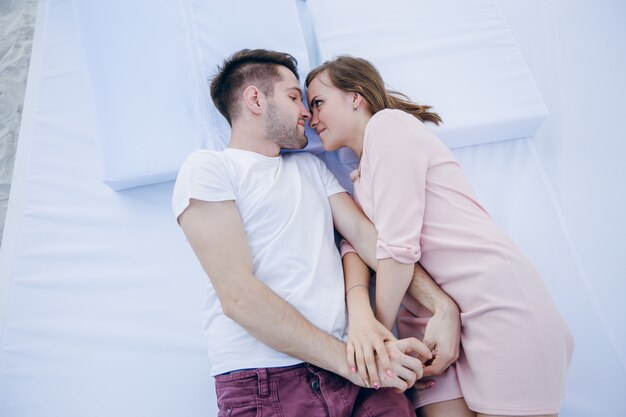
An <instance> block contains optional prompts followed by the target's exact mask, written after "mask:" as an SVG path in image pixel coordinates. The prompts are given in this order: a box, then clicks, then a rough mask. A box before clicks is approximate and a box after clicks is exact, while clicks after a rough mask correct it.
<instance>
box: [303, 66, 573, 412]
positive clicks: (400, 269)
mask: <svg viewBox="0 0 626 417" xmlns="http://www.w3.org/2000/svg"><path fill="white" fill-rule="evenodd" d="M306 86H307V89H308V97H309V103H310V106H311V113H312V118H311V120H310V125H311V127H312V128H314V129H316V131H317V133H318V135H319V137H320V139H321V141H322V144H323V145H324V149H326V150H328V151H332V150H336V149H339V148H341V147H344V146H347V147H349V148H350V149H352V151H354V153H355V154H356V155H357V156H358V157H359V158H360V163H359V166H358V168H357V169H356V170H355V172H354V173H353V182H354V198H355V200H356V201H357V203H358V204H359V206H360V207H361V208H362V210H363V211H364V212H365V214H366V215H367V216H368V217H369V218H370V220H372V222H373V223H374V224H375V226H376V229H377V231H378V242H377V248H376V257H377V271H378V274H377V283H376V303H375V306H376V307H375V315H376V318H377V319H378V320H379V321H380V323H382V324H383V325H385V326H386V327H387V328H388V329H391V328H392V326H393V323H394V321H395V319H396V315H397V311H398V308H399V305H400V303H401V302H402V299H403V297H404V295H405V293H406V292H407V289H408V288H409V286H410V284H411V277H412V271H413V265H414V264H415V263H416V262H418V261H419V262H420V264H421V265H422V266H423V267H424V269H426V270H427V271H428V272H429V273H430V275H432V277H433V278H434V280H435V281H436V282H437V283H438V284H439V286H440V287H441V288H442V289H443V290H444V291H445V292H446V293H448V294H449V295H450V296H451V297H452V298H453V299H454V300H455V301H456V302H457V304H458V305H459V308H460V311H461V323H462V334H461V346H462V352H461V354H460V356H459V359H458V361H457V362H456V363H455V364H454V365H453V366H451V367H449V368H448V369H447V370H446V372H445V373H444V374H442V375H441V376H439V377H437V378H435V385H434V386H433V387H432V388H430V389H428V390H425V391H420V392H419V393H418V394H417V395H416V398H415V399H414V405H415V406H416V407H417V408H419V409H420V410H419V411H420V413H421V414H422V415H425V416H452V415H454V416H466V415H467V416H474V415H478V416H490V415H498V416H503V415H510V416H521V415H528V416H531V415H534V416H537V415H557V413H558V411H559V407H560V402H561V400H562V398H563V396H564V391H565V379H566V374H567V368H568V366H569V362H570V359H571V354H572V347H573V340H572V337H571V334H570V333H569V330H568V329H567V326H566V325H565V323H564V321H563V320H562V318H561V316H560V315H559V313H558V312H557V310H556V308H555V306H554V304H553V302H552V300H551V298H550V295H549V294H548V291H547V290H546V288H545V287H544V285H543V283H542V281H541V278H540V276H539V274H538V273H537V271H536V270H535V269H534V267H533V266H532V265H531V264H530V262H529V261H528V260H527V259H526V257H525V256H524V255H523V254H522V253H521V251H520V250H519V249H518V248H517V247H516V246H515V244H514V243H513V242H512V241H511V240H510V239H509V238H508V237H507V236H506V235H505V234H504V233H503V231H502V230H501V229H500V228H499V227H498V226H497V225H496V224H495V222H494V221H493V220H492V219H491V217H490V216H489V214H488V213H487V212H486V211H485V209H484V208H483V207H482V206H481V205H480V203H479V202H478V201H477V200H476V198H475V196H474V193H473V191H472V189H471V187H470V185H469V184H468V182H467V179H466V178H465V176H464V174H463V172H462V171H461V168H460V166H459V165H458V163H457V162H456V161H455V160H454V158H453V156H452V154H451V152H450V151H449V150H448V149H447V148H446V147H445V145H443V144H442V142H440V141H439V139H437V138H436V137H435V135H434V134H433V133H432V132H431V131H430V130H429V129H428V128H427V127H426V126H425V125H424V123H423V122H425V121H428V122H434V123H439V122H440V118H439V116H438V115H437V114H435V113H432V112H430V111H429V109H430V107H428V106H420V105H417V104H415V103H412V102H410V101H408V99H406V98H405V97H404V96H402V95H401V94H399V93H395V92H390V91H387V90H386V89H385V85H384V82H383V80H382V78H381V76H380V74H379V73H378V71H377V70H376V68H375V67H374V66H373V65H372V64H371V63H369V62H368V61H366V60H363V59H359V58H353V57H348V56H342V57H339V58H337V59H335V60H333V61H329V62H326V63H324V64H323V65H321V66H320V67H318V68H316V69H314V70H313V71H312V72H311V73H310V74H309V75H308V76H307V79H306ZM342 252H344V253H345V252H350V251H349V250H343V251H342ZM355 258H356V255H355V254H350V253H347V254H346V255H345V256H344V269H345V274H346V289H347V294H346V300H347V302H348V306H349V311H350V328H351V330H350V334H349V346H351V347H353V348H354V350H355V352H356V353H357V356H358V357H362V351H371V350H372V349H373V348H372V346H371V345H370V344H367V343H365V344H364V343H362V342H360V341H361V340H364V338H363V337H362V336H363V334H360V333H362V332H366V331H367V329H373V328H375V324H373V323H371V321H372V320H373V318H372V315H371V314H370V315H367V314H362V313H353V312H362V311H365V310H364V308H363V307H364V306H365V305H366V304H367V303H369V298H368V293H367V287H366V284H367V283H368V277H367V269H366V268H364V266H363V264H362V262H360V261H357V260H356V259H355ZM404 305H405V308H406V310H405V313H403V314H402V315H401V316H400V318H399V320H398V333H399V335H400V336H401V337H407V336H417V337H420V336H421V335H423V332H424V326H425V325H426V324H427V321H428V319H427V315H428V311H427V310H426V309H425V308H424V307H423V306H421V305H419V304H418V303H417V302H416V301H415V300H414V299H411V298H410V297H406V298H405V303H404ZM370 311H371V310H370ZM425 317H426V318H425ZM369 353H371V352H369ZM435 355H436V352H435ZM349 360H350V361H351V363H354V362H355V360H354V358H349ZM358 362H359V366H363V363H362V362H361V361H358Z"/></svg>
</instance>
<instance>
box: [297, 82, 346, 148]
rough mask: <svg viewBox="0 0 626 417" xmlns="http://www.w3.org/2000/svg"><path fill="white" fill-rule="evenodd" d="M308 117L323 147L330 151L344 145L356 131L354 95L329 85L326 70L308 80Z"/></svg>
mask: <svg viewBox="0 0 626 417" xmlns="http://www.w3.org/2000/svg"><path fill="white" fill-rule="evenodd" d="M307 95H308V100H309V107H310V110H311V119H310V120H309V126H311V128H313V129H315V130H316V131H317V135H318V136H319V137H320V140H321V141H322V145H323V146H324V149H325V150H327V151H334V150H337V149H339V148H341V147H344V146H348V145H349V142H350V141H351V140H352V139H353V136H354V135H355V131H356V123H357V117H356V112H355V111H354V107H353V104H354V97H353V96H354V95H353V94H350V93H345V92H343V91H341V90H339V89H338V88H337V87H335V86H333V85H332V83H331V82H330V80H329V79H328V75H327V74H326V72H325V71H324V72H322V73H321V74H319V75H318V76H317V77H315V78H314V79H313V81H311V83H310V84H309V88H308V90H307Z"/></svg>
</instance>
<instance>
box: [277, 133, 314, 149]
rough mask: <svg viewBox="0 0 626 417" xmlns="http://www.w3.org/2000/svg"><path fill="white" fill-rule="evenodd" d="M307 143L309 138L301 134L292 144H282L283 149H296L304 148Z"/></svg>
mask: <svg viewBox="0 0 626 417" xmlns="http://www.w3.org/2000/svg"><path fill="white" fill-rule="evenodd" d="M308 144H309V138H307V137H306V136H303V137H302V140H299V141H298V142H297V143H293V144H291V143H290V144H289V145H287V146H284V147H283V149H285V150H291V151H297V150H300V149H304V148H306V145H308Z"/></svg>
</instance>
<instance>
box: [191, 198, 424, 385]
mask: <svg viewBox="0 0 626 417" xmlns="http://www.w3.org/2000/svg"><path fill="white" fill-rule="evenodd" d="M179 222H180V225H181V227H182V228H183V231H184V232H185V235H186V236H187V239H188V241H189V243H190V244H191V247H192V248H193V250H194V252H195V253H196V256H197V257H198V259H199V260H200V263H201V264H202V266H203V268H204V270H205V272H206V273H207V275H208V276H209V279H210V280H211V283H212V284H213V287H214V288H215V291H216V293H217V296H218V298H219V299H220V303H221V305H222V309H223V311H224V314H226V316H228V317H229V318H231V319H232V320H234V321H235V322H237V323H238V324H239V325H241V326H242V327H243V328H244V329H246V331H248V332H249V333H250V334H251V335H252V336H254V337H255V338H257V339H258V340H259V341H261V342H263V343H264V344H266V345H267V346H269V347H271V348H273V349H276V350H278V351H280V352H283V353H285V354H287V355H290V356H293V357H295V358H298V359H300V360H302V361H305V362H309V363H312V364H314V365H316V366H319V367H320V368H323V369H326V370H328V371H331V372H334V373H336V374H338V375H341V376H343V377H344V378H346V379H348V380H350V381H351V382H353V383H354V384H357V385H360V386H365V384H364V383H363V381H362V380H361V378H360V376H359V375H358V374H356V373H352V372H350V371H349V366H348V363H347V360H346V345H345V343H343V342H341V341H339V340H337V339H336V338H334V337H333V336H331V335H330V334H328V333H326V332H323V331H321V330H320V329H319V328H317V327H315V326H314V325H313V324H311V323H310V322H309V321H308V320H307V319H306V318H305V317H304V316H303V315H302V314H300V312H298V310H296V309H295V308H294V307H293V306H291V305H290V304H289V303H287V302H286V301H285V300H284V299H282V298H281V297H280V296H278V295H277V294H276V293H274V292H273V291H272V290H271V289H270V288H269V287H267V286H266V285H265V284H263V283H262V282H261V281H259V280H258V279H257V278H256V277H255V276H254V275H253V272H252V259H251V256H250V250H249V247H248V240H247V236H246V233H245V230H244V228H243V223H242V221H241V217H240V214H239V210H238V209H237V207H236V205H235V203H234V202H233V201H224V202H206V201H200V200H196V199H191V202H190V205H189V207H188V208H187V209H186V210H185V211H184V212H183V214H181V215H180V217H179ZM320 290H321V291H323V289H320ZM394 345H397V346H398V349H401V350H406V351H410V350H413V351H418V352H419V351H420V348H421V343H420V342H419V341H417V340H416V339H412V338H408V339H403V340H401V341H396V342H394ZM422 353H423V352H422ZM391 362H392V363H391V366H392V369H393V371H394V377H393V378H387V379H385V380H384V381H382V384H381V386H387V387H394V388H396V389H398V390H400V391H404V390H405V389H406V388H407V387H410V386H411V385H412V384H413V383H414V382H415V376H416V375H418V374H419V375H421V373H422V367H421V363H420V362H419V361H418V360H417V359H415V358H413V357H411V356H409V355H404V354H403V355H399V354H398V355H396V356H395V357H394V358H393V360H392V361H391ZM411 381H412V382H411Z"/></svg>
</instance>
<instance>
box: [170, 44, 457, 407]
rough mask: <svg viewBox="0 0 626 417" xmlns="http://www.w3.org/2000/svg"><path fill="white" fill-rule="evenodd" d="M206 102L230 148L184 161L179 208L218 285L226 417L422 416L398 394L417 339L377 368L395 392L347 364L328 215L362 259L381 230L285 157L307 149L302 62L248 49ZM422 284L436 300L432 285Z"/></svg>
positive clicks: (220, 390) (309, 159) (297, 160)
mask: <svg viewBox="0 0 626 417" xmlns="http://www.w3.org/2000/svg"><path fill="white" fill-rule="evenodd" d="M211 96H212V98H213V101H214V102H215V104H216V106H217V108H218V110H220V112H221V113H222V114H223V115H224V116H225V117H226V119H227V120H228V122H229V123H230V125H231V127H232V133H231V137H230V142H229V145H228V148H227V149H226V150H224V151H222V152H214V151H196V152H194V153H192V154H191V155H190V156H189V158H188V159H187V161H186V162H185V164H184V165H183V166H182V168H181V170H180V173H179V176H178V179H177V182H176V187H175V190H174V197H173V207H174V212H175V214H176V216H177V219H178V221H179V223H180V225H181V227H182V228H183V231H184V232H185V234H186V236H187V238H188V240H189V243H190V244H191V246H192V248H193V250H194V251H195V253H196V255H197V257H198V259H199V260H200V263H201V264H202V266H203V268H204V269H205V271H206V273H207V275H208V276H209V278H210V283H211V289H212V291H211V292H210V294H209V299H208V300H207V307H206V308H207V313H208V319H207V324H206V330H207V332H208V335H209V352H210V355H211V360H212V364H213V369H212V374H213V375H215V378H216V390H217V400H218V406H219V408H220V412H223V413H224V415H231V413H232V414H233V415H248V414H246V413H247V412H249V413H250V415H257V414H256V413H257V411H258V410H260V411H261V412H262V413H263V415H286V416H316V415H354V416H360V415H380V416H382V415H390V416H391V415H393V416H404V415H406V416H414V411H413V409H412V407H411V406H410V404H409V403H408V401H407V399H406V397H405V396H404V395H402V394H400V393H399V392H402V391H404V390H406V389H407V388H408V387H410V386H412V385H413V384H414V383H415V381H416V379H419V378H420V377H421V376H422V372H423V371H422V363H421V362H420V360H418V359H417V358H415V357H413V356H411V355H409V354H408V353H410V352H414V353H417V355H418V356H419V357H420V358H422V360H423V361H426V360H428V359H430V358H431V357H432V355H431V353H430V351H429V349H428V348H426V347H425V346H424V345H423V344H422V343H421V342H419V341H418V340H416V339H413V338H411V339H403V340H389V341H387V342H386V348H387V352H388V353H389V355H388V357H384V358H375V359H374V360H375V361H376V365H377V367H378V369H379V375H382V378H379V379H380V381H378V380H376V381H372V382H373V383H372V385H373V386H374V388H379V387H382V388H390V387H392V388H395V390H391V389H380V390H379V389H365V388H362V387H364V386H366V385H367V384H366V382H365V381H363V379H362V378H361V377H360V375H359V374H358V373H356V372H353V371H351V370H350V369H349V366H348V364H347V359H346V346H345V343H344V342H343V341H342V340H343V339H344V338H345V333H346V311H345V308H346V307H345V301H344V286H343V278H342V268H341V261H340V259H339V254H338V251H337V248H336V246H335V244H334V236H333V216H334V221H335V224H336V226H337V228H338V229H339V230H340V231H341V232H342V233H344V234H345V235H346V237H347V238H348V239H349V240H350V241H353V242H363V243H362V244H357V245H356V249H357V250H359V252H360V253H361V251H362V252H363V254H365V255H364V257H365V259H366V261H367V258H368V257H369V258H373V248H374V242H375V240H376V231H375V230H374V228H373V226H372V225H371V223H369V222H368V221H367V219H366V218H365V217H364V215H363V214H362V213H361V212H360V211H359V210H358V208H356V206H355V204H354V202H353V201H352V200H351V198H350V197H349V196H348V195H347V193H346V192H345V191H344V190H343V189H342V188H341V187H340V186H339V184H338V182H337V181H336V179H335V178H334V176H333V175H332V173H330V172H329V171H328V170H327V169H326V167H325V166H324V164H323V163H322V162H321V161H320V160H319V159H317V158H316V157H314V156H312V155H310V154H307V153H297V154H289V155H282V156H281V155H280V151H281V149H301V148H303V147H304V146H305V145H306V143H307V139H306V137H305V135H304V125H305V122H306V120H307V119H308V118H309V117H310V113H309V112H308V110H307V109H306V108H305V107H304V105H303V104H302V93H301V90H300V87H299V84H298V75H297V70H296V61H295V59H294V58H293V57H292V56H290V55H288V54H283V53H278V52H273V51H266V50H252V51H251V50H243V51H240V52H238V53H236V54H234V55H233V56H232V57H231V58H229V59H228V60H226V61H225V63H224V65H223V66H222V67H221V69H220V71H219V73H218V75H217V76H216V77H215V78H214V80H213V82H212V84H211ZM370 246H371V247H370ZM368 254H369V255H368ZM370 261H371V259H370ZM425 279H429V277H427V275H426V278H425ZM424 282H426V281H424ZM430 282H431V283H432V281H430ZM423 288H424V289H426V292H428V294H429V296H432V297H441V291H440V290H439V289H438V288H437V287H436V286H434V284H433V285H432V286H431V285H429V284H425V285H424V287H423ZM456 313H457V314H458V311H457V312H456ZM455 320H458V317H456V318H455ZM444 321H445V320H444ZM444 333H445V332H444ZM442 339H446V337H443V338H442ZM453 339H454V338H449V337H448V338H447V340H446V341H443V342H442V344H446V343H447V345H448V346H450V345H453V343H450V342H449V341H450V340H453ZM457 344H458V339H457ZM453 356H454V355H453V354H451V355H450V357H449V358H447V359H446V361H450V360H454V358H453ZM442 366H447V364H446V365H443V364H442ZM396 391H398V392H396ZM220 415H221V414H220Z"/></svg>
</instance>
